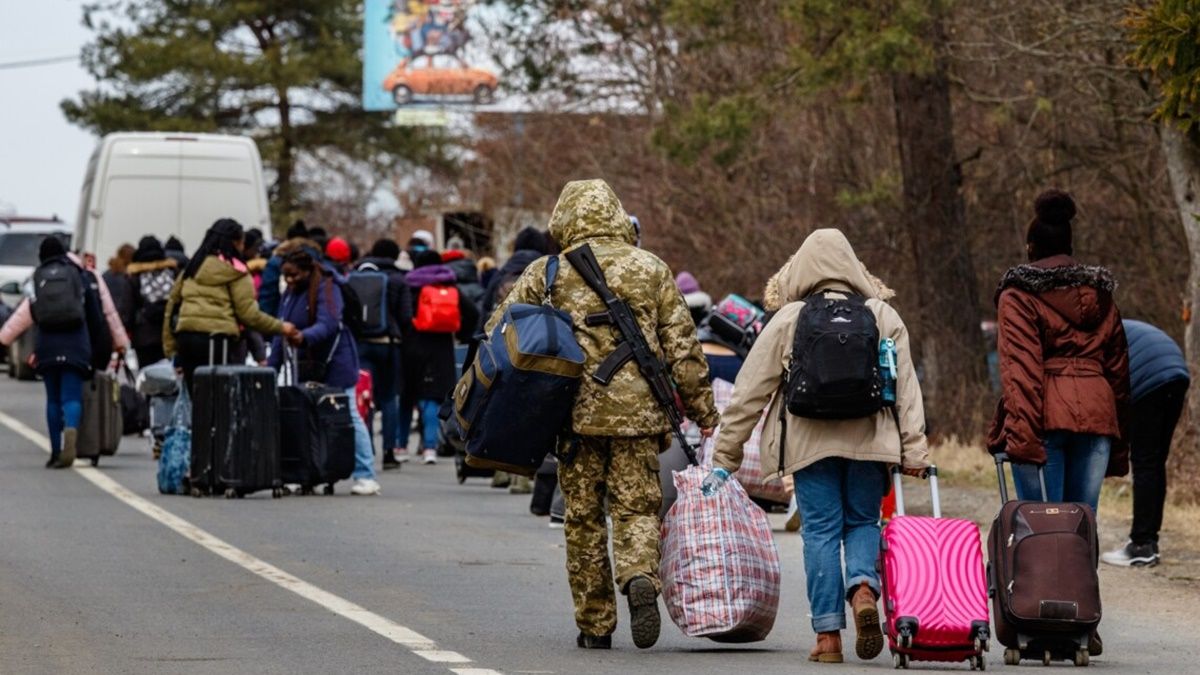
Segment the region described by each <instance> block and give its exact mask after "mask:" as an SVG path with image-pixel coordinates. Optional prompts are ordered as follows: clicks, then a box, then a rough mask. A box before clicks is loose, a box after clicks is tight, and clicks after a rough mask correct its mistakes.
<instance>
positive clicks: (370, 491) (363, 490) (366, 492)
mask: <svg viewBox="0 0 1200 675" xmlns="http://www.w3.org/2000/svg"><path fill="white" fill-rule="evenodd" d="M380 492H383V488H382V487H380V485H379V483H378V482H377V481H375V480H374V479H372V478H359V479H357V480H355V481H354V487H351V488H350V494H352V495H362V496H375V495H377V494H379V493H380Z"/></svg>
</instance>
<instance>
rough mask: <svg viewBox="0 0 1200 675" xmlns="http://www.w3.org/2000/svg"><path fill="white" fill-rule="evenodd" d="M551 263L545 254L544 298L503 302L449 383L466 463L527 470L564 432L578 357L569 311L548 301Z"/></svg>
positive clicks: (579, 368) (578, 373) (578, 374)
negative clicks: (452, 385)
mask: <svg viewBox="0 0 1200 675" xmlns="http://www.w3.org/2000/svg"><path fill="white" fill-rule="evenodd" d="M558 265H559V262H558V258H557V257H552V258H550V259H549V260H548V261H547V264H546V298H545V301H544V302H543V303H542V304H540V305H526V304H514V305H510V306H509V307H508V308H507V309H506V310H505V312H504V317H503V319H502V320H501V321H500V323H499V324H497V325H496V327H495V329H493V330H492V334H491V335H490V336H488V338H487V339H486V340H484V341H483V342H481V343H480V344H479V350H478V352H477V353H476V355H475V362H474V363H473V364H472V365H471V367H470V369H468V370H467V372H466V373H464V374H463V376H462V379H460V380H459V381H458V385H457V386H456V387H455V389H454V416H455V419H454V421H455V422H457V424H458V427H459V433H460V434H461V435H462V437H463V439H464V440H465V441H466V444H467V459H466V461H467V464H468V465H470V466H472V467H475V468H479V469H498V470H500V471H508V472H510V473H516V474H521V475H524V476H533V475H534V473H535V472H536V471H537V469H538V467H540V466H541V465H542V461H543V460H544V459H545V458H546V455H548V454H550V453H551V452H553V451H554V450H555V448H556V447H557V445H558V442H559V439H560V437H562V436H564V435H565V434H567V433H569V432H570V429H571V411H572V409H573V408H574V406H575V395H576V393H577V392H578V391H579V383H580V380H581V378H582V377H583V362H584V357H583V350H582V349H580V347H579V343H578V342H577V341H576V340H575V334H574V332H573V331H572V324H571V316H570V315H569V314H567V313H566V312H563V311H561V310H558V309H555V308H554V306H553V305H552V304H550V289H551V288H553V286H554V279H555V277H556V276H557V275H558Z"/></svg>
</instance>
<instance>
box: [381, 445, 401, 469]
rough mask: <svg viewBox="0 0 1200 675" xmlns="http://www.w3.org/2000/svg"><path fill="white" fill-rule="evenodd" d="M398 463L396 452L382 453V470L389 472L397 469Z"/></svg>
mask: <svg viewBox="0 0 1200 675" xmlns="http://www.w3.org/2000/svg"><path fill="white" fill-rule="evenodd" d="M399 468H400V462H398V461H396V451H395V450H392V449H390V448H389V449H387V450H384V451H383V469H384V470H385V471H390V470H391V469H399Z"/></svg>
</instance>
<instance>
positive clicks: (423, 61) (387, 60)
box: [362, 0, 500, 119]
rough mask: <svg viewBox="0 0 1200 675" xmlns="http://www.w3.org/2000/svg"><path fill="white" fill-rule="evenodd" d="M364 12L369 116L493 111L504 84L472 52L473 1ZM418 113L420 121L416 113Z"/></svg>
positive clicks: (387, 4)
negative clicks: (465, 109)
mask: <svg viewBox="0 0 1200 675" xmlns="http://www.w3.org/2000/svg"><path fill="white" fill-rule="evenodd" d="M364 5H365V6H364V12H363V24H364V25H363V98H362V105H363V108H364V109H365V110H379V111H388V110H398V111H401V113H400V114H399V115H398V117H397V118H398V119H400V118H401V117H415V118H419V117H420V113H419V111H421V110H422V109H424V110H429V109H431V108H433V109H438V108H445V107H449V106H462V105H468V106H469V105H489V104H491V103H493V102H494V101H495V99H496V90H497V88H498V87H499V84H500V83H499V78H498V77H497V75H496V73H495V71H494V70H492V69H491V68H489V67H488V65H489V63H488V59H487V58H486V57H481V56H479V55H477V54H475V53H473V52H472V50H471V49H470V48H469V45H470V43H471V37H472V22H471V20H470V13H471V10H472V6H473V5H474V3H473V2H472V1H471V0H366V2H365V3H364ZM414 112H415V113H417V114H416V115H414V114H413V113H414Z"/></svg>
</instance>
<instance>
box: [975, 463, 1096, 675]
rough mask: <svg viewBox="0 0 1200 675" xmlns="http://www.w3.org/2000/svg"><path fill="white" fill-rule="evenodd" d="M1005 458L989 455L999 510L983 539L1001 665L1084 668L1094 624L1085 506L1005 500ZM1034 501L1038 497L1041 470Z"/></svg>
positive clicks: (1090, 528)
mask: <svg viewBox="0 0 1200 675" xmlns="http://www.w3.org/2000/svg"><path fill="white" fill-rule="evenodd" d="M1007 460H1008V457H1007V455H1005V454H1003V453H1000V454H997V455H996V473H997V475H998V477H999V481H1000V497H1001V499H1002V500H1003V502H1004V504H1003V506H1002V507H1001V508H1000V513H999V514H998V515H997V516H996V519H995V521H993V522H992V529H991V532H990V533H989V534H988V559H989V562H988V579H989V581H990V594H991V596H992V601H993V604H994V607H993V609H994V612H993V614H994V615H995V617H994V618H995V622H996V639H997V640H999V642H1000V644H1002V645H1004V646H1005V647H1006V648H1007V649H1006V650H1005V652H1004V662H1005V664H1007V665H1018V664H1019V663H1020V662H1021V660H1022V659H1038V660H1041V661H1042V662H1043V663H1044V664H1046V665H1049V664H1050V662H1051V661H1055V660H1069V661H1073V662H1074V663H1075V665H1077V666H1086V665H1087V664H1088V656H1089V652H1088V643H1089V640H1090V638H1091V636H1092V634H1093V633H1094V632H1095V631H1096V627H1097V626H1099V625H1100V614H1101V612H1100V579H1099V577H1098V576H1097V574H1096V566H1097V564H1098V563H1099V555H1100V551H1099V542H1098V541H1097V537H1096V516H1095V514H1094V513H1093V512H1092V509H1091V507H1090V506H1088V505H1087V504H1079V503H1071V502H1059V503H1051V502H1047V501H1009V500H1008V485H1007V484H1006V482H1005V478H1004V462H1005V461H1007ZM1038 476H1039V478H1040V479H1041V482H1042V498H1043V500H1044V499H1045V497H1046V484H1045V478H1044V477H1043V476H1042V472H1041V468H1040V467H1039V469H1038Z"/></svg>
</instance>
